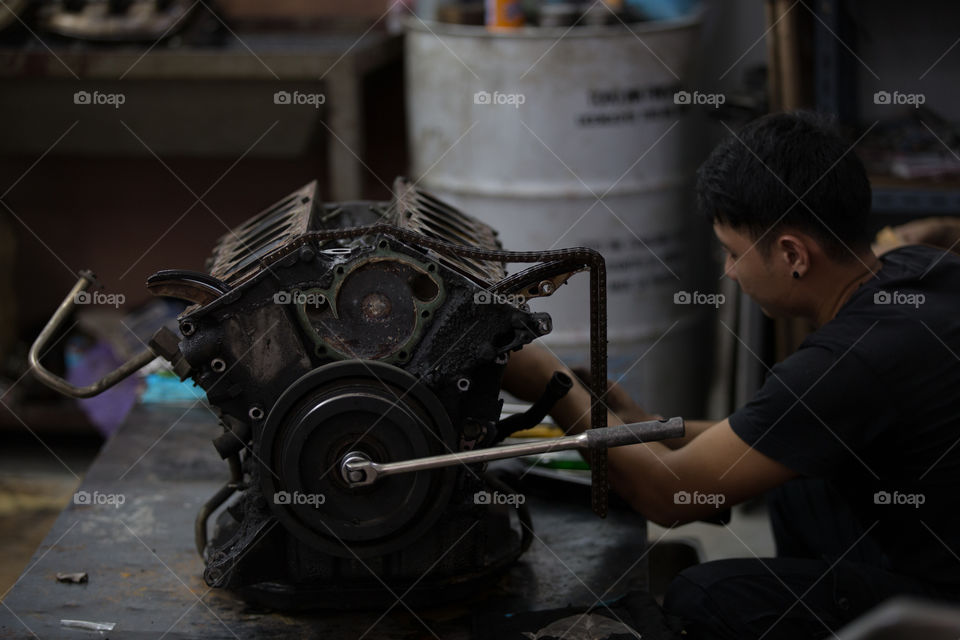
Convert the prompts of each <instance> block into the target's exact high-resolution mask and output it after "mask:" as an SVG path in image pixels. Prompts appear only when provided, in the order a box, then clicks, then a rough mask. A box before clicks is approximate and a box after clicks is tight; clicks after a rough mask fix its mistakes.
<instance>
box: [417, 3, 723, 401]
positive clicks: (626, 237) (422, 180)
mask: <svg viewBox="0 0 960 640" xmlns="http://www.w3.org/2000/svg"><path fill="white" fill-rule="evenodd" d="M698 31H699V16H695V17H692V18H689V19H684V20H679V21H664V22H650V23H638V24H636V25H631V26H630V27H629V28H628V27H626V26H624V25H616V26H604V27H599V26H598V27H593V26H584V27H580V26H578V27H574V28H570V29H568V28H524V29H517V30H512V31H488V30H487V29H485V28H483V27H471V26H464V25H447V24H440V23H423V22H420V21H418V20H411V21H410V22H408V23H407V34H406V49H407V50H406V61H407V70H406V86H407V103H408V104H407V110H408V118H409V127H408V129H409V135H410V138H411V144H410V147H411V150H412V174H413V175H414V177H415V179H417V180H419V185H420V186H421V187H423V188H425V189H427V190H428V191H431V192H433V193H435V194H436V195H438V196H439V197H441V198H443V199H445V200H447V201H449V202H450V203H451V204H453V205H454V206H457V207H459V208H461V209H462V210H464V211H465V212H467V213H469V214H471V215H473V216H476V217H478V218H480V219H481V220H483V221H484V222H486V223H488V224H490V225H491V226H493V227H494V228H495V229H497V230H498V231H499V232H500V239H501V241H502V242H503V245H504V248H506V249H511V250H544V249H552V248H563V247H572V246H588V247H592V248H595V249H597V250H599V251H600V252H601V253H602V254H603V255H604V257H605V259H606V262H607V278H608V280H607V288H608V292H607V294H608V295H607V305H608V338H609V341H610V342H609V353H610V358H609V362H608V365H609V370H610V375H611V377H612V378H614V379H616V378H617V377H619V376H620V375H621V374H626V375H625V376H624V379H623V381H622V382H623V383H624V384H625V386H626V387H627V389H628V390H629V391H631V393H632V394H633V395H634V396H636V397H639V398H640V399H641V400H642V401H644V402H646V403H647V404H648V405H649V406H650V407H651V408H652V409H655V410H657V411H659V412H661V413H674V412H685V413H687V414H688V415H689V413H690V412H697V411H699V410H700V409H701V408H702V405H703V396H704V384H703V382H702V381H700V380H701V378H702V376H698V375H696V374H694V373H692V371H693V370H696V369H699V368H702V367H703V366H704V363H703V362H702V354H703V353H704V352H705V346H706V344H705V341H704V337H705V336H704V335H703V334H704V331H703V330H702V326H703V325H702V323H701V322H699V319H698V318H700V317H702V313H701V311H702V309H701V308H700V307H698V306H695V305H678V304H675V300H674V296H675V294H676V293H677V292H679V291H687V290H692V289H693V288H695V283H696V282H697V278H696V277H695V276H696V274H695V273H694V271H693V262H692V259H695V258H696V255H695V254H697V253H699V252H700V246H694V245H699V242H695V241H694V238H695V237H697V236H698V235H700V236H702V234H697V233H694V231H693V228H692V227H691V222H692V220H691V218H692V203H693V199H692V196H691V192H692V189H691V187H692V184H691V178H692V174H693V168H694V167H692V166H691V164H690V162H689V158H690V155H691V154H690V146H691V141H690V140H689V136H690V133H691V131H690V123H689V121H688V120H689V116H688V114H687V113H686V107H685V105H683V104H678V102H681V103H682V100H676V99H675V95H676V94H677V92H678V91H682V90H683V89H684V83H683V81H682V79H683V78H685V77H686V76H687V74H688V72H689V67H690V66H691V62H692V60H691V58H692V56H693V54H694V52H695V51H696V44H697V42H696V39H697V36H698ZM520 268H523V266H522V265H514V266H513V267H512V270H517V269H520ZM588 292H589V278H588V276H587V275H585V274H580V275H577V276H574V278H573V279H571V281H570V285H569V286H567V287H563V288H561V289H560V290H558V291H557V292H556V293H555V294H554V295H553V296H552V297H550V298H546V299H537V300H534V301H532V302H531V307H532V308H533V309H534V310H537V311H547V312H549V313H550V314H551V316H552V317H553V324H554V331H553V333H552V334H550V336H548V337H546V338H545V339H544V342H545V343H546V345H547V346H549V347H550V348H551V349H553V350H554V351H555V352H557V353H558V355H560V356H561V357H563V358H564V359H565V360H566V361H567V362H569V363H570V364H574V365H576V364H579V363H585V362H586V358H587V354H588V352H587V345H588V344H589V316H588V309H589V305H588Z"/></svg>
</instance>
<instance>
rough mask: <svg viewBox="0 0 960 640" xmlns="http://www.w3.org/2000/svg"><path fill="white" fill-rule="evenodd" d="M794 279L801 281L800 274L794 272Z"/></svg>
mask: <svg viewBox="0 0 960 640" xmlns="http://www.w3.org/2000/svg"><path fill="white" fill-rule="evenodd" d="M793 279H794V280H799V279H800V272H799V271H794V272H793Z"/></svg>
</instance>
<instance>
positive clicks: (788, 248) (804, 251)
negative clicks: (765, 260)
mask: <svg viewBox="0 0 960 640" xmlns="http://www.w3.org/2000/svg"><path fill="white" fill-rule="evenodd" d="M809 242H810V241H809V239H807V238H806V237H804V236H802V235H799V234H791V233H786V234H783V235H782V236H780V237H779V238H777V242H776V244H775V247H776V252H777V256H778V258H779V260H780V261H781V264H783V266H784V268H785V269H786V270H787V271H788V272H789V273H791V274H792V273H796V274H797V275H796V276H793V277H795V278H802V277H803V276H804V275H806V273H807V271H809V270H810V253H811V251H810V246H809Z"/></svg>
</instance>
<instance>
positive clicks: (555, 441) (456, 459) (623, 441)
mask: <svg viewBox="0 0 960 640" xmlns="http://www.w3.org/2000/svg"><path fill="white" fill-rule="evenodd" d="M683 433H684V427H683V418H670V419H669V420H651V421H649V422H635V423H632V424H621V425H616V426H613V427H603V428H601V429H589V430H588V431H584V432H583V433H581V434H579V435H576V436H564V437H562V438H547V439H540V440H536V441H534V442H524V443H521V444H511V445H506V446H502V447H489V448H487V449H476V450H474V451H464V452H461V453H449V454H444V455H440V456H428V457H426V458H417V459H415V460H404V461H402V462H389V463H379V462H374V461H372V460H370V458H368V457H367V456H366V455H365V454H363V453H361V452H358V451H351V452H350V453H347V454H346V455H345V456H344V457H343V460H342V461H341V463H340V475H341V477H342V478H343V480H344V481H345V482H346V483H347V484H349V485H350V486H352V487H359V486H364V485H369V484H373V483H374V482H376V481H377V480H378V479H379V478H381V477H383V476H390V475H394V474H397V473H410V472H411V471H423V470H426V469H437V468H439V467H449V466H453V465H455V464H472V463H476V462H487V461H489V460H502V459H503V458H516V457H518V456H527V455H533V454H537V453H548V452H550V451H564V450H567V449H591V450H594V451H596V450H600V449H603V450H606V449H608V448H609V447H622V446H624V445H628V444H637V443H640V442H650V441H652V440H665V439H668V438H680V437H683Z"/></svg>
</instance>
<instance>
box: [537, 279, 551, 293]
mask: <svg viewBox="0 0 960 640" xmlns="http://www.w3.org/2000/svg"><path fill="white" fill-rule="evenodd" d="M539 288H540V293H542V294H543V295H545V296H548V295H550V294H551V293H553V292H554V291H555V289H554V287H553V283H552V282H550V281H549V280H544V281H542V282H541V283H540V287H539Z"/></svg>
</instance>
